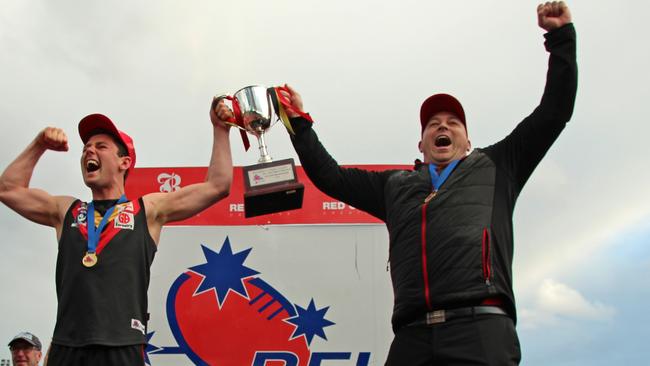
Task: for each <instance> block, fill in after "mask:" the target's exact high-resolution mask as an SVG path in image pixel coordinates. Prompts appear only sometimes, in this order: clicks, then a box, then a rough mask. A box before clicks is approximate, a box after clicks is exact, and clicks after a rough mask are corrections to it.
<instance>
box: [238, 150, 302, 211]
mask: <svg viewBox="0 0 650 366" xmlns="http://www.w3.org/2000/svg"><path fill="white" fill-rule="evenodd" d="M242 170H243V172H244V188H245V191H244V217H247V218H248V217H255V216H260V215H266V214H271V213H276V212H282V211H288V210H295V209H298V208H301V207H302V200H303V196H304V192H305V186H304V185H303V184H302V183H300V182H298V179H297V178H296V166H295V164H294V162H293V159H284V160H277V161H273V162H270V163H262V164H256V165H251V166H246V167H243V169H242Z"/></svg>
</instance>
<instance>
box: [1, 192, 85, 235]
mask: <svg viewBox="0 0 650 366" xmlns="http://www.w3.org/2000/svg"><path fill="white" fill-rule="evenodd" d="M73 200H74V198H73V197H69V196H52V195H51V194H49V193H48V192H46V191H44V190H42V189H37V188H16V189H13V190H11V191H10V192H5V193H3V194H2V202H3V203H4V204H6V205H7V206H8V207H9V208H11V209H12V210H14V211H15V212H16V213H18V214H19V215H21V216H23V217H24V218H26V219H28V220H30V221H33V222H35V223H37V224H41V225H46V226H51V227H54V228H58V227H60V226H61V224H62V223H63V218H64V217H65V213H66V211H67V209H68V207H69V206H70V204H72V201H73Z"/></svg>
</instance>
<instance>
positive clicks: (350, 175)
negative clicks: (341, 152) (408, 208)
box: [282, 85, 391, 220]
mask: <svg viewBox="0 0 650 366" xmlns="http://www.w3.org/2000/svg"><path fill="white" fill-rule="evenodd" d="M285 87H286V88H287V90H288V91H289V92H288V93H287V92H284V91H283V92H282V93H284V94H285V96H286V97H287V98H288V99H289V101H290V102H291V105H292V107H293V108H294V109H296V110H299V111H301V112H302V110H303V105H302V98H301V97H300V94H298V93H297V92H296V91H295V90H293V89H292V88H291V87H289V86H287V85H285ZM287 115H288V116H289V117H290V118H291V124H292V127H293V130H294V131H295V133H296V134H295V135H292V136H291V142H292V143H293V147H294V148H295V149H296V153H297V154H298V157H299V158H300V163H301V164H302V167H303V169H305V173H307V176H308V177H309V179H311V181H312V182H313V183H314V185H315V186H316V187H318V189H319V190H321V191H322V192H323V193H325V194H327V195H329V196H330V197H333V198H335V199H337V200H340V201H342V202H345V203H347V204H349V205H352V206H354V207H356V208H358V209H360V210H363V211H366V212H368V213H369V214H371V215H373V216H375V217H377V218H379V219H381V220H385V219H386V206H385V202H384V185H385V183H386V180H387V179H388V176H389V175H390V174H391V172H389V171H383V172H373V171H368V170H364V169H356V168H342V167H341V166H339V164H338V163H337V162H336V160H334V158H332V156H330V154H329V153H328V152H327V150H325V147H323V145H322V144H321V143H320V141H319V140H318V136H317V135H316V132H314V130H313V129H312V128H311V123H310V122H309V121H307V120H306V119H304V118H302V117H300V115H299V114H298V113H295V112H292V111H287Z"/></svg>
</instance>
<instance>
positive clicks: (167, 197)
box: [143, 102, 232, 242]
mask: <svg viewBox="0 0 650 366" xmlns="http://www.w3.org/2000/svg"><path fill="white" fill-rule="evenodd" d="M230 113H231V112H230V110H229V109H228V108H227V107H225V106H224V105H223V102H219V103H218V104H216V103H214V102H213V104H212V106H211V108H210V120H211V121H212V135H213V144H212V154H211V157H210V165H209V166H208V173H207V177H206V179H205V182H202V183H197V184H192V185H189V186H186V187H183V188H181V189H180V190H178V191H175V192H171V193H151V194H148V195H146V196H144V197H143V200H144V203H145V209H146V211H147V223H148V225H149V232H150V233H151V234H152V237H153V238H154V240H155V241H156V242H157V241H158V237H159V235H160V230H161V227H162V225H164V224H166V223H168V222H172V221H178V220H184V219H187V218H189V217H192V216H194V215H196V214H197V213H199V212H201V211H203V210H205V209H206V208H208V207H210V206H212V205H213V204H215V203H216V202H218V201H220V200H221V199H223V198H224V197H226V196H228V194H229V193H230V184H231V183H232V156H231V154H230V140H229V136H228V133H229V129H230V127H228V126H226V124H225V123H224V122H223V120H224V119H227V118H228V116H229V115H230ZM220 117H221V118H220Z"/></svg>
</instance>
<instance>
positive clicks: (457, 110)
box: [420, 94, 467, 132]
mask: <svg viewBox="0 0 650 366" xmlns="http://www.w3.org/2000/svg"><path fill="white" fill-rule="evenodd" d="M438 112H449V113H453V114H455V115H456V116H457V117H458V118H459V119H460V121H461V122H463V125H464V126H465V131H467V123H466V122H465V111H464V110H463V106H462V105H461V104H460V102H459V101H458V99H456V98H454V97H452V96H451V95H449V94H434V95H432V96H430V97H429V98H427V99H426V100H425V101H424V103H422V107H421V108H420V124H421V125H422V132H424V128H425V127H426V126H427V123H429V120H430V119H431V117H433V116H435V114H436V113H438Z"/></svg>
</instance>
